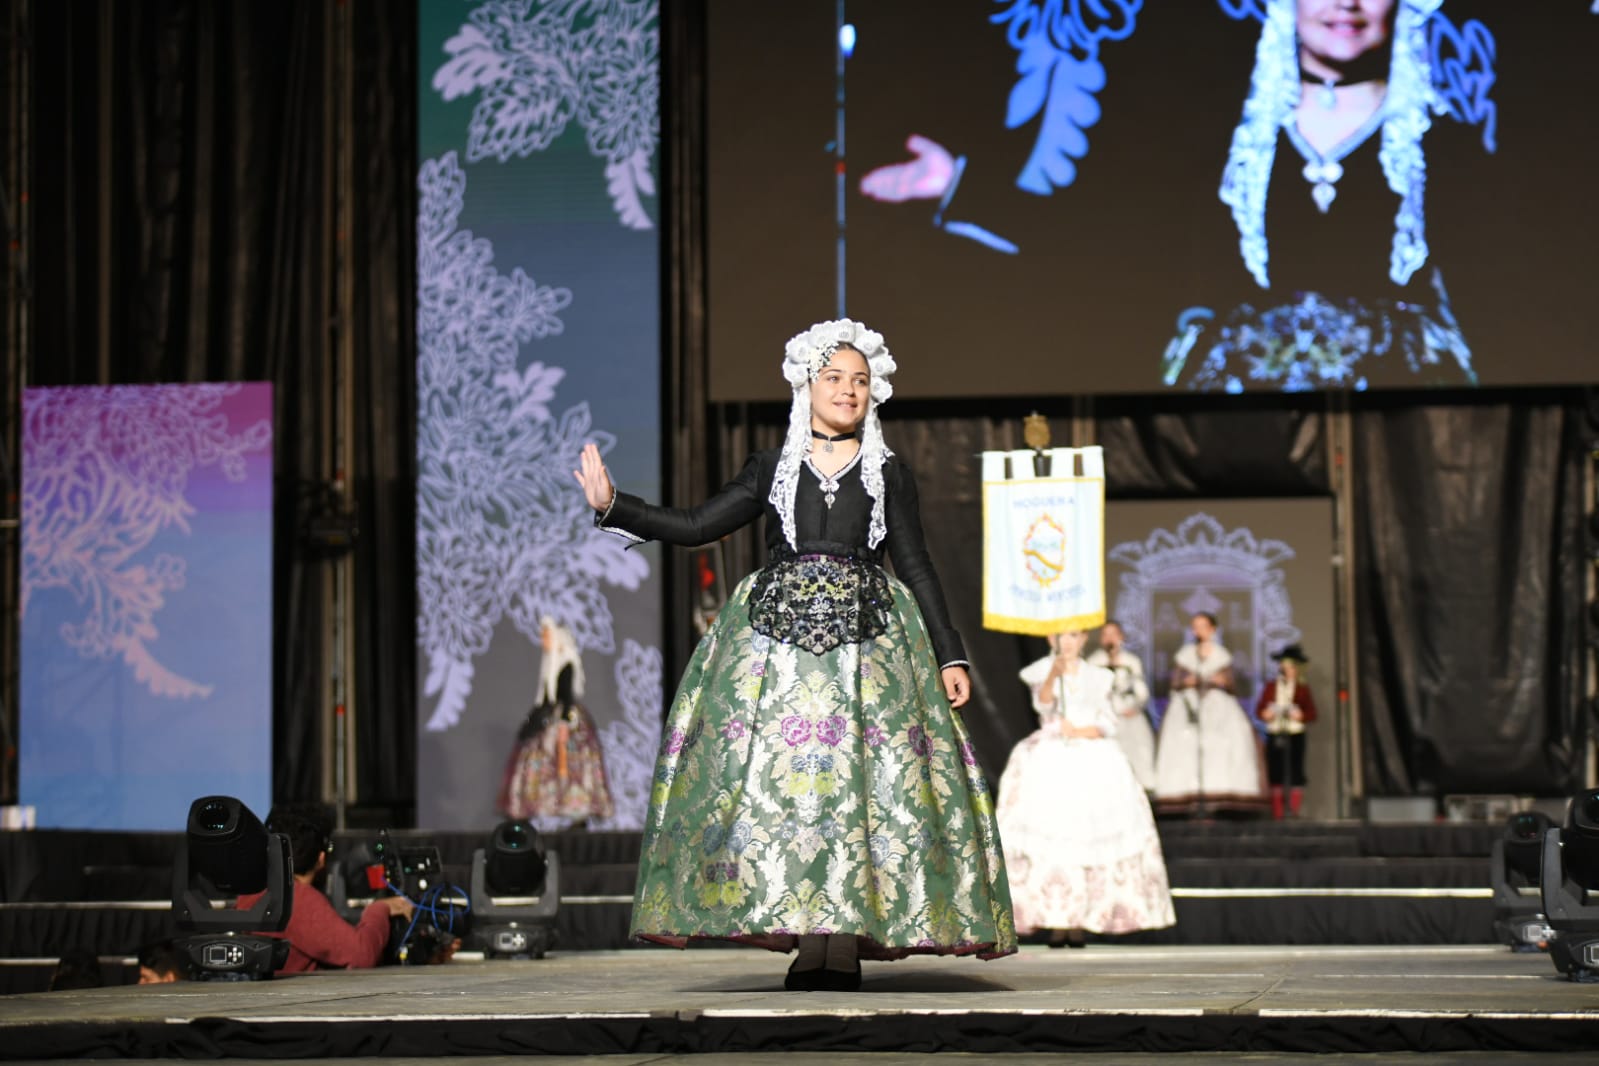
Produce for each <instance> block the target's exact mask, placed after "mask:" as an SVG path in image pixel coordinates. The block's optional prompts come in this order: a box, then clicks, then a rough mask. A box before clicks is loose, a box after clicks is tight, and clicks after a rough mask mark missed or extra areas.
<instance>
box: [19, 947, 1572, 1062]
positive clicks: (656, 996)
mask: <svg viewBox="0 0 1599 1066" xmlns="http://www.w3.org/2000/svg"><path fill="white" fill-rule="evenodd" d="M786 964H787V959H786V958H785V957H783V956H779V955H772V954H767V953H765V952H760V951H755V950H751V949H736V948H722V949H694V950H690V951H687V952H674V951H671V950H669V949H649V948H640V949H629V950H622V951H594V952H574V953H570V954H563V955H552V956H550V957H549V958H546V959H544V960H540V961H530V962H504V961H495V962H484V961H471V960H461V959H457V960H456V961H454V962H451V963H449V964H446V965H443V966H433V967H399V968H390V969H384V970H377V971H368V972H363V973H327V974H314V975H306V976H302V977H296V978H287V979H280V980H275V981H266V982H259V983H253V984H229V983H189V984H181V985H164V986H161V985H158V986H144V987H140V986H136V985H132V986H122V987H117V988H103V989H94V990H90V991H83V992H56V993H38V994H30V995H19V996H11V997H6V998H4V999H0V1057H5V1058H24V1059H48V1058H67V1057H83V1056H102V1057H117V1056H127V1057H171V1058H178V1057H183V1058H193V1057H238V1058H254V1059H265V1058H298V1059H307V1058H315V1057H321V1058H329V1059H340V1058H355V1057H365V1056H382V1057H384V1058H385V1059H388V1060H390V1062H392V1061H393V1060H394V1059H396V1058H398V1057H402V1056H412V1057H423V1056H436V1055H446V1054H451V1055H455V1054H464V1055H478V1056H491V1055H492V1056H507V1055H513V1054H523V1055H525V1054H545V1055H563V1056H612V1055H620V1056H624V1058H623V1059H619V1060H602V1061H615V1062H618V1063H642V1062H649V1061H654V1060H655V1058H654V1057H656V1056H670V1055H682V1054H705V1053H719V1054H722V1055H734V1056H740V1057H739V1058H735V1059H730V1060H728V1061H749V1057H750V1056H753V1055H765V1054H771V1053H793V1052H818V1053H832V1054H830V1055H829V1057H828V1058H827V1060H826V1061H827V1062H828V1063H829V1064H831V1066H838V1064H839V1063H840V1062H842V1061H844V1060H843V1059H842V1058H841V1057H840V1056H844V1055H846V1054H849V1055H869V1054H871V1053H879V1054H885V1055H886V1054H893V1053H898V1054H910V1053H926V1052H934V1051H941V1052H965V1053H970V1054H975V1055H995V1054H1000V1053H1019V1052H1032V1053H1043V1052H1048V1053H1057V1054H1059V1053H1079V1054H1080V1053H1093V1052H1131V1053H1145V1054H1149V1053H1171V1052H1179V1053H1182V1052H1186V1053H1196V1052H1230V1053H1234V1054H1235V1055H1236V1054H1237V1053H1251V1055H1252V1056H1253V1054H1270V1055H1273V1056H1279V1055H1282V1054H1285V1053H1320V1054H1337V1053H1344V1054H1355V1053H1379V1054H1380V1053H1389V1054H1393V1053H1402V1052H1430V1053H1441V1054H1450V1055H1452V1056H1460V1055H1463V1054H1464V1053H1472V1052H1500V1053H1507V1054H1508V1053H1532V1052H1543V1053H1549V1052H1562V1053H1566V1054H1570V1055H1579V1054H1587V1055H1590V1056H1591V1055H1592V1054H1593V1050H1594V1049H1595V1048H1599V986H1595V985H1579V984H1573V983H1570V982H1568V981H1565V980H1563V979H1561V978H1560V977H1559V976H1558V975H1557V974H1556V973H1555V970H1554V968H1553V966H1552V965H1551V964H1550V962H1549V960H1548V958H1547V957H1545V956H1542V955H1517V954H1512V953H1511V952H1510V951H1509V950H1508V949H1505V948H1498V947H1487V946H1482V947H1455V946H1431V947H1428V946H1417V947H1344V946H1326V947H1298V948H1294V947H1190V946H1153V945H1146V946H1121V945H1116V946H1105V945H1093V946H1090V947H1089V948H1087V949H1086V950H1082V951H1073V950H1050V949H1047V948H1041V947H1027V948H1024V949H1023V951H1022V953H1021V954H1020V955H1019V956H1016V957H1013V958H1009V959H1003V960H998V961H994V962H980V961H977V960H974V959H914V960H906V961H903V962H895V963H878V964H871V963H869V964H867V966H866V971H865V982H864V985H863V987H862V990H861V991H860V992H859V993H854V994H843V993H821V992H813V993H791V992H785V991H783V990H782V975H783V969H784V967H785V966H786ZM1121 1061H1128V1062H1130V1061H1134V1060H1132V1059H1127V1060H1121ZM1262 1061H1266V1060H1262ZM1451 1061H1462V1062H1466V1061H1478V1060H1477V1059H1476V1058H1475V1057H1474V1056H1466V1057H1462V1058H1459V1059H1458V1060H1456V1059H1451ZM1494 1061H1498V1060H1494ZM1573 1061H1575V1060H1573Z"/></svg>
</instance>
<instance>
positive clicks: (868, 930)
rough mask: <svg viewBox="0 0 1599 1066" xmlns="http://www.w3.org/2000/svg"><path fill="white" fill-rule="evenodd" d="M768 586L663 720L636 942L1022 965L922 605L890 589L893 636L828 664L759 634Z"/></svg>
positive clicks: (975, 778)
mask: <svg viewBox="0 0 1599 1066" xmlns="http://www.w3.org/2000/svg"><path fill="white" fill-rule="evenodd" d="M857 565H861V564H857ZM865 565H869V564H865ZM847 569H848V568H847V567H846V566H840V567H839V570H840V571H841V572H842V571H845V570H847ZM823 570H824V573H825V571H826V567H825V565H824V567H823ZM813 576H814V575H813ZM846 576H847V575H846ZM759 577H760V574H759V573H757V574H752V575H751V576H750V577H748V578H746V579H745V580H744V581H743V582H742V583H741V584H740V585H739V586H738V588H737V589H736V590H735V591H734V593H733V595H732V597H731V598H730V599H729V601H728V603H727V605H726V606H725V607H724V609H723V610H722V611H721V613H720V614H719V615H718V616H717V618H716V621H715V622H714V623H713V624H712V626H711V628H710V631H709V632H708V633H706V635H705V638H704V639H703V640H701V641H700V644H699V647H698V648H697V649H696V650H695V652H694V656H693V658H692V660H691V661H690V662H689V665H688V669H687V670H686V671H685V672H684V675H683V681H682V684H681V686H680V687H679V689H678V692H677V695H676V697H675V698H674V699H673V701H672V706H671V709H670V711H669V713H668V715H667V720H666V724H665V731H664V734H663V738H662V743H661V752H660V756H659V758H658V760H657V761H656V766H655V779H654V786H653V790H652V793H651V796H650V810H649V815H648V817H647V819H646V820H645V825H644V845H643V854H642V855H641V857H640V860H639V877H638V887H637V890H636V892H635V894H634V900H633V919H632V931H633V935H634V936H636V937H639V938H642V939H645V940H651V941H656V942H659V943H664V944H670V945H672V946H674V947H683V946H685V945H686V944H687V942H688V941H689V940H691V939H697V938H716V939H723V940H734V941H740V942H744V943H749V944H754V945H756V946H760V947H765V948H770V949H772V950H774V951H787V950H790V949H791V948H793V947H794V944H795V938H796V937H798V936H802V935H807V934H823V935H853V936H856V937H858V938H860V943H859V951H860V955H861V957H863V958H868V959H894V958H902V957H904V956H906V955H911V954H921V953H925V954H974V955H978V956H980V957H983V958H994V957H997V956H1000V955H1008V954H1010V953H1012V952H1014V951H1015V950H1016V929H1015V923H1014V921H1013V919H1012V916H1011V901H1010V889H1009V886H1008V884H1007V883H1006V879H1005V866H1004V859H1003V856H1002V849H1001V846H1000V839H999V830H998V828H997V826H996V824H995V821H994V806H993V802H992V800H991V799H990V797H989V794H988V790H987V787H986V785H985V783H984V780H983V776H982V773H981V771H980V770H979V768H978V766H977V760H976V758H975V757H974V756H973V753H972V747H971V741H970V739H969V738H968V736H967V733H966V729H965V726H964V725H963V724H962V722H961V720H960V718H959V716H958V715H957V714H956V712H954V711H953V710H951V709H950V706H949V701H948V700H947V699H946V698H945V696H944V691H943V685H942V682H941V681H940V678H939V670H938V663H937V662H936V660H935V658H934V655H933V650H932V646H931V644H930V642H929V640H928V637H927V631H926V627H925V626H924V624H923V622H922V618H921V614H920V612H919V611H918V610H917V608H916V602H915V600H914V599H913V597H912V596H911V593H910V591H909V590H908V589H907V588H906V587H905V586H904V585H903V584H902V583H901V582H899V581H898V580H896V579H894V578H891V577H887V576H886V575H883V574H881V572H876V573H875V574H874V576H873V580H874V582H875V583H876V586H877V587H878V588H880V589H886V590H888V591H890V592H891V596H889V597H884V600H885V602H884V603H883V604H882V609H881V610H880V611H879V624H878V625H877V626H875V627H874V629H880V630H881V632H880V633H878V634H877V635H874V636H871V637H868V638H865V639H859V640H845V641H843V642H840V643H837V644H836V645H835V646H833V647H831V648H828V649H826V650H821V651H819V652H817V651H812V650H807V649H808V648H814V647H817V645H818V643H821V642H806V641H804V640H801V641H800V642H798V643H790V642H786V641H783V640H778V639H774V638H773V637H771V636H767V635H764V634H762V633H760V632H757V631H756V629H755V627H754V626H753V625H752V623H751V620H750V616H751V610H750V606H751V594H752V589H753V588H754V587H755V586H756V583H757V580H758V579H759ZM885 581H886V585H885V584H884V582H885ZM823 593H824V595H825V594H826V590H825V589H824V590H823ZM817 602H820V601H817ZM802 645H804V646H802Z"/></svg>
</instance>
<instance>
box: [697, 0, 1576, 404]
mask: <svg viewBox="0 0 1599 1066" xmlns="http://www.w3.org/2000/svg"><path fill="white" fill-rule="evenodd" d="M1342 7H1343V5H1335V4H1334V5H1328V4H1313V3H1310V2H1309V0H1305V2H1304V3H1302V4H1297V5H1296V2H1295V0H1188V2H1184V3H1171V2H1167V3H1158V4H1157V3H1147V2H1143V0H1107V2H1104V3H1094V4H1078V3H1072V4H1063V3H1059V2H1046V0H870V2H865V0H856V2H849V3H844V4H841V5H838V4H831V3H806V4H789V5H760V7H759V10H758V12H757V11H756V10H755V9H754V8H750V7H748V6H746V5H735V4H715V5H711V8H710V16H711V18H710V26H709V52H710V60H709V64H710V81H709V104H708V107H709V124H708V129H709V145H708V163H709V179H708V180H709V193H710V195H709V208H708V217H709V223H708V224H709V260H710V261H709V301H710V310H711V315H710V322H711V336H710V342H711V362H712V367H713V373H712V375H711V389H712V393H713V398H714V399H717V400H723V401H737V400H760V399H775V398H779V397H780V395H781V394H782V392H783V382H782V380H781V378H780V376H779V375H778V374H776V373H775V367H776V364H777V361H778V360H779V359H780V357H781V353H782V345H783V342H784V341H785V340H786V339H787V338H788V337H789V336H791V335H792V334H794V333H796V332H798V331H799V330H801V329H803V328H804V327H805V326H807V325H809V324H810V323H811V322H812V321H815V320H819V319H824V318H831V317H835V316H837V315H839V314H840V313H841V312H842V313H847V314H848V315H850V316H851V317H856V318H859V319H861V320H863V321H865V322H867V323H868V324H869V325H871V326H872V327H873V328H875V329H878V330H880V331H881V332H882V333H883V334H884V336H885V337H886V338H887V340H888V343H889V346H890V347H891V348H892V349H893V351H894V353H895V355H896V357H897V358H898V359H899V362H900V366H901V373H900V374H899V375H898V376H897V377H896V379H895V383H894V387H895V391H896V394H897V395H900V396H911V397H953V396H966V395H994V396H1001V395H1009V396H1016V395H1021V396H1031V395H1039V394H1046V395H1058V394H1067V393H1070V394H1085V393H1123V394H1132V393H1160V392H1185V393H1186V392H1189V391H1199V392H1220V393H1228V392H1241V391H1246V390H1261V391H1302V390H1313V389H1350V390H1362V389H1379V388H1419V387H1459V388H1471V387H1479V386H1500V385H1551V384H1556V385H1558V384H1569V383H1580V382H1592V381H1594V380H1596V378H1599V360H1596V359H1594V358H1593V352H1594V351H1595V349H1596V348H1599V326H1596V321H1599V318H1596V311H1595V308H1594V305H1593V303H1592V300H1591V292H1590V290H1591V288H1592V279H1593V276H1594V271H1593V262H1592V249H1593V248H1594V247H1596V246H1599V212H1596V211H1595V210H1594V209H1593V208H1594V198H1595V193H1594V191H1595V189H1596V187H1599V186H1596V183H1595V180H1594V175H1595V174H1596V173H1599V109H1596V108H1595V107H1594V106H1593V105H1594V101H1595V100H1599V62H1595V60H1594V57H1595V56H1596V55H1599V14H1596V13H1595V12H1594V10H1593V8H1592V5H1591V4H1590V3H1588V2H1586V0H1541V2H1537V3H1514V4H1512V3H1506V2H1503V0H1444V2H1443V3H1442V4H1441V6H1438V5H1437V4H1426V3H1420V2H1418V0H1395V2H1393V3H1391V4H1390V3H1387V2H1385V0H1368V2H1366V3H1363V4H1362V5H1359V7H1358V9H1357V13H1356V14H1355V15H1350V14H1349V13H1348V12H1344V13H1343V14H1338V11H1341V10H1342ZM1429 7H1436V8H1437V9H1436V10H1435V11H1432V12H1431V13H1430V14H1428V13H1426V12H1425V10H1424V9H1426V8H1429ZM1300 8H1304V9H1305V10H1306V11H1307V12H1310V13H1309V14H1307V15H1306V16H1305V17H1304V18H1303V19H1301V18H1299V17H1298V15H1297V13H1298V11H1299V9H1300ZM1323 9H1328V10H1332V9H1337V10H1335V11H1334V13H1333V14H1330V15H1329V14H1325V12H1323V14H1321V15H1317V14H1316V12H1321V11H1322V10H1323ZM1384 10H1386V11H1387V12H1388V14H1386V15H1384V14H1381V12H1382V11H1384ZM840 12H842V19H843V24H844V25H845V26H847V27H848V30H847V33H846V36H845V38H844V39H845V40H847V41H849V42H852V46H853V47H852V50H851V52H850V54H849V56H848V57H847V58H842V59H841V56H840V53H841V49H840V47H839V45H838V44H837V42H838V41H839V40H840V36H839V35H840V29H841V26H840V17H839V15H840ZM1360 12H1368V13H1370V12H1375V13H1376V14H1371V15H1369V16H1368V15H1367V14H1360ZM1340 49H1343V50H1344V52H1347V53H1349V54H1348V55H1344V56H1342V57H1334V58H1332V59H1327V56H1328V55H1329V54H1330V53H1333V52H1337V51H1339V50H1340ZM1328 63H1336V66H1328V65H1327V64H1328ZM1317 64H1320V66H1318V65H1317ZM1312 68H1314V69H1315V70H1318V71H1323V72H1324V73H1321V74H1312ZM1326 71H1333V74H1332V75H1328V74H1326V73H1325V72H1326ZM1327 77H1335V79H1336V80H1335V82H1334V84H1332V85H1331V87H1329V85H1328V83H1327V81H1326V80H1318V79H1325V78H1327ZM1302 78H1307V79H1309V80H1302ZM1324 102H1325V103H1330V104H1331V106H1330V107H1328V106H1324ZM1362 116H1364V117H1362ZM1224 174H1225V175H1226V177H1225V179H1224Z"/></svg>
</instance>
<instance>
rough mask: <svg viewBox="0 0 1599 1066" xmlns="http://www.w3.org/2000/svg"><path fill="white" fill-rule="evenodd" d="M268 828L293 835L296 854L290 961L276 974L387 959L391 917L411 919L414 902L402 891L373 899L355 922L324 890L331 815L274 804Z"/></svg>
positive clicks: (312, 807) (249, 899)
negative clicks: (341, 914) (347, 918)
mask: <svg viewBox="0 0 1599 1066" xmlns="http://www.w3.org/2000/svg"><path fill="white" fill-rule="evenodd" d="M266 827H267V830H268V831H269V832H273V833H282V834H284V835H285V836H287V837H288V838H289V848H290V850H291V851H292V853H293V855H294V906H293V911H292V913H291V914H290V915H289V926H288V928H287V929H285V930H284V931H283V932H282V933H281V934H269V935H280V936H285V937H287V938H288V941H289V961H288V962H287V963H285V964H284V966H283V969H281V970H279V971H278V973H280V974H283V973H304V972H306V971H309V970H324V969H338V968H345V969H351V970H356V969H366V968H368V967H372V966H376V965H377V964H378V963H379V962H381V961H382V960H383V954H384V949H385V948H386V947H387V946H388V941H389V927H390V919H391V918H396V917H398V918H405V919H409V918H410V917H411V915H412V913H413V912H414V911H415V904H413V903H412V902H411V901H410V900H409V899H407V898H406V897H404V896H388V897H385V898H383V899H378V900H373V901H372V902H371V903H369V904H367V906H366V909H365V910H363V911H362V912H361V920H360V921H359V922H358V923H357V924H355V925H353V926H352V925H351V924H350V923H349V922H346V921H345V920H344V919H343V918H341V917H339V914H338V912H337V911H335V910H334V909H333V904H332V903H331V902H330V901H329V900H328V897H327V896H326V895H324V894H323V892H322V890H321V887H320V886H321V885H322V884H324V883H325V882H326V880H327V866H328V853H329V852H330V851H331V850H332V848H333V818H332V815H331V812H329V810H328V809H327V808H326V807H325V806H322V805H320V804H306V805H296V806H292V807H290V806H285V807H274V808H272V812H271V813H270V814H269V815H267V822H266ZM260 898H261V893H252V894H249V895H244V896H240V897H239V900H238V903H237V906H239V907H240V908H245V907H249V906H250V905H251V904H253V903H254V902H255V901H256V900H258V899H260Z"/></svg>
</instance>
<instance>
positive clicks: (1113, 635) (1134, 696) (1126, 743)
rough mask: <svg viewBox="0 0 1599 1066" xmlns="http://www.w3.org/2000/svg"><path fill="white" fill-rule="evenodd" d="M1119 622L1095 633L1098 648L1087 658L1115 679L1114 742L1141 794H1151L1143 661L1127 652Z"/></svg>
mask: <svg viewBox="0 0 1599 1066" xmlns="http://www.w3.org/2000/svg"><path fill="white" fill-rule="evenodd" d="M1126 645H1127V634H1126V633H1125V632H1123V630H1122V627H1121V623H1120V622H1117V621H1114V620H1112V621H1108V622H1106V623H1105V624H1104V626H1103V627H1101V629H1100V631H1099V647H1098V648H1097V649H1095V650H1094V653H1093V654H1092V655H1090V656H1089V657H1088V661H1089V662H1090V663H1091V664H1092V665H1094V666H1103V667H1104V668H1105V669H1107V670H1109V671H1110V672H1111V674H1112V676H1114V677H1115V679H1116V683H1115V684H1114V685H1113V686H1111V690H1110V705H1111V706H1112V707H1114V708H1116V714H1117V718H1116V742H1117V743H1118V744H1120V745H1121V746H1122V754H1124V755H1126V756H1127V761H1128V763H1129V764H1131V765H1132V768H1133V776H1134V777H1136V778H1138V783H1139V784H1140V785H1142V786H1143V789H1144V791H1145V792H1154V791H1155V730H1154V729H1153V727H1151V726H1150V724H1149V715H1148V713H1147V709H1148V707H1149V685H1148V683H1147V682H1145V680H1144V663H1143V660H1142V659H1140V658H1139V657H1138V656H1136V655H1134V654H1133V653H1132V652H1130V651H1128V650H1127V646H1126Z"/></svg>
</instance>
